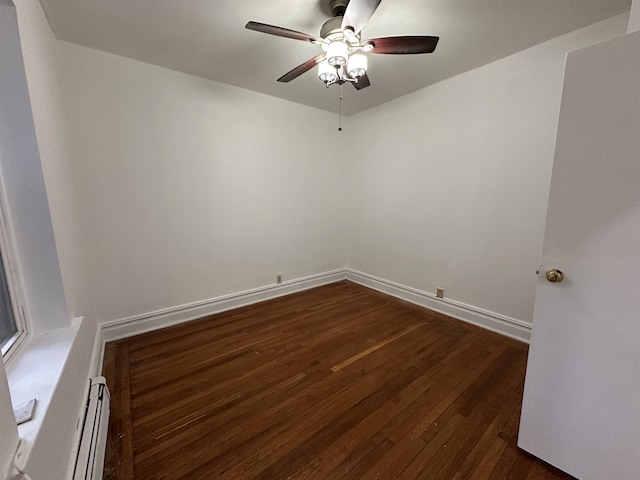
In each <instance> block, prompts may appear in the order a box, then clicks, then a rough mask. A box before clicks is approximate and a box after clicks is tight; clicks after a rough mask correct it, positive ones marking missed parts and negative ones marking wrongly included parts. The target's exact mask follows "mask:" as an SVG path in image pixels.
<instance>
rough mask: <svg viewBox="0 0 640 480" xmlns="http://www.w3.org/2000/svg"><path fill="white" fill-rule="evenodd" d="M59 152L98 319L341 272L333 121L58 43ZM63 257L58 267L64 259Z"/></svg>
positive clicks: (84, 304) (88, 303)
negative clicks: (62, 138) (64, 156)
mask: <svg viewBox="0 0 640 480" xmlns="http://www.w3.org/2000/svg"><path fill="white" fill-rule="evenodd" d="M58 53H59V55H60V56H59V58H60V62H61V69H62V71H63V72H64V75H63V79H64V82H63V83H64V89H63V92H62V99H63V103H64V111H65V115H64V121H65V123H66V126H67V128H68V132H70V133H69V137H68V144H67V146H66V148H67V152H68V162H69V170H68V173H69V175H70V181H71V185H70V188H72V195H73V197H74V199H75V202H76V205H75V207H76V210H77V211H76V214H77V216H78V223H79V224H80V225H81V226H82V231H81V232H80V235H79V243H80V244H81V245H83V246H84V249H86V253H85V255H86V256H85V258H84V261H86V266H85V269H86V274H85V275H86V276H85V278H84V279H83V281H84V282H85V286H84V291H83V292H82V296H81V297H79V298H77V301H76V305H75V311H76V312H79V313H82V314H87V313H89V314H90V315H91V316H92V317H95V318H97V319H98V320H99V321H105V320H111V319H119V318H123V317H127V316H131V315H135V314H141V313H147V312H151V311H154V310H157V309H162V308H166V307H173V306H177V305H182V304H187V303H189V302H194V301H201V300H204V299H209V298H214V297H217V296H220V295H223V294H228V293H235V292H240V291H244V290H247V289H251V288H255V287H259V286H264V285H269V284H273V283H275V280H276V275H279V274H280V275H282V276H283V279H284V280H290V279H294V278H298V277H302V276H307V275H311V274H316V273H321V272H325V271H330V270H333V269H336V268H342V267H344V265H345V239H344V238H345V237H344V216H345V215H344V210H345V209H344V201H345V198H344V190H345V189H344V182H345V174H344V163H343V161H342V159H341V156H340V155H336V154H335V153H333V152H330V151H329V152H328V151H327V150H326V149H325V148H323V145H325V144H326V143H331V142H335V144H336V145H338V148H336V149H335V152H339V151H340V148H339V146H340V145H342V143H341V142H342V137H341V136H340V134H338V133H337V130H336V122H337V119H336V116H335V115H332V114H329V113H327V112H322V111H319V110H315V109H311V108H308V107H303V106H300V105H297V104H294V103H288V102H283V101H282V100H279V99H275V98H273V97H269V96H266V95H263V94H258V93H254V92H250V91H246V90H242V89H239V88H236V87H231V86H228V85H224V84H220V83H216V82H212V81H209V80H204V79H202V78H198V77H194V76H190V75H186V74H183V73H179V72H175V71H171V70H167V69H164V68H160V67H156V66H152V65H148V64H144V63H141V62H138V61H134V60H130V59H127V58H123V57H118V56H115V55H111V54H107V53H104V52H100V51H96V50H92V49H89V48H85V47H80V46H77V45H73V44H70V43H66V42H59V51H58ZM61 260H64V259H63V258H61Z"/></svg>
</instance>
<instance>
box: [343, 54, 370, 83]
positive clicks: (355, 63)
mask: <svg viewBox="0 0 640 480" xmlns="http://www.w3.org/2000/svg"><path fill="white" fill-rule="evenodd" d="M347 72H348V73H349V76H350V77H351V78H360V77H361V76H363V75H364V74H365V73H367V57H366V56H365V55H363V54H362V53H354V54H353V55H351V56H350V57H349V63H347Z"/></svg>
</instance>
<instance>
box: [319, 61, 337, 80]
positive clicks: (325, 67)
mask: <svg viewBox="0 0 640 480" xmlns="http://www.w3.org/2000/svg"><path fill="white" fill-rule="evenodd" d="M318 78H319V79H320V80H322V81H323V82H324V83H331V82H335V81H336V80H337V79H338V72H337V71H336V67H334V66H332V65H329V62H328V61H327V60H324V61H322V62H320V63H319V64H318Z"/></svg>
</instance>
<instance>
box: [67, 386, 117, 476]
mask: <svg viewBox="0 0 640 480" xmlns="http://www.w3.org/2000/svg"><path fill="white" fill-rule="evenodd" d="M109 407H110V396H109V389H108V388H107V382H106V380H105V378H104V377H95V378H90V379H89V394H88V398H87V404H86V406H85V412H84V418H83V420H82V428H81V431H80V440H79V443H78V452H77V455H76V461H75V465H74V468H73V477H72V478H73V480H101V479H102V472H103V469H104V454H105V448H106V445H107V431H108V427H109Z"/></svg>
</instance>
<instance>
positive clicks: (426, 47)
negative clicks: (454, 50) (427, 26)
mask: <svg viewBox="0 0 640 480" xmlns="http://www.w3.org/2000/svg"><path fill="white" fill-rule="evenodd" d="M438 40H440V37H428V36H414V37H410V36H407V37H382V38H372V39H371V40H367V41H366V42H364V44H365V45H369V44H370V45H373V50H372V51H371V53H384V54H391V55H409V54H414V53H431V52H433V51H434V50H435V49H436V45H437V44H438Z"/></svg>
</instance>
